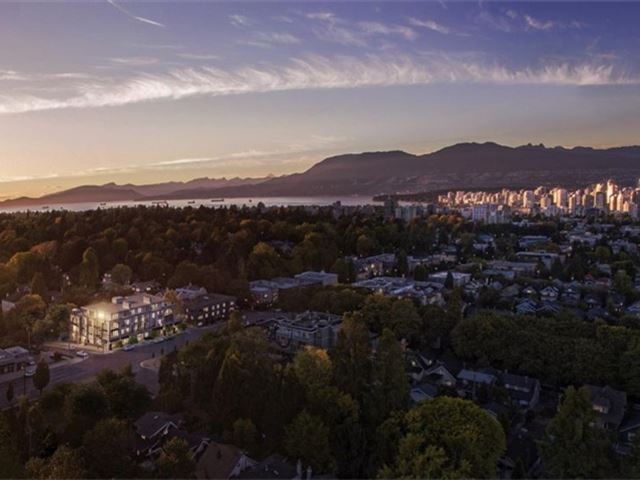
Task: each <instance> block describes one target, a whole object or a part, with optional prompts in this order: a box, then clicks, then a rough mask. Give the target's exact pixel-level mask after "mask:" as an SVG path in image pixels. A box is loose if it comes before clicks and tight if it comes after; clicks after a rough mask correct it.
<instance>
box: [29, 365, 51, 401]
mask: <svg viewBox="0 0 640 480" xmlns="http://www.w3.org/2000/svg"><path fill="white" fill-rule="evenodd" d="M50 378H51V375H50V373H49V364H48V363H47V362H45V361H44V360H40V361H39V362H38V365H37V366H36V372H35V373H34V374H33V385H34V386H35V387H36V388H37V389H38V390H39V391H40V395H42V391H43V390H44V389H45V387H46V386H47V385H49V380H50Z"/></svg>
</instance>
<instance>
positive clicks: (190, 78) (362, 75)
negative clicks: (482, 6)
mask: <svg viewBox="0 0 640 480" xmlns="http://www.w3.org/2000/svg"><path fill="white" fill-rule="evenodd" d="M436 83H487V84H504V85H510V84H511V85H514V84H539V85H571V86H584V85H610V84H640V78H638V77H632V76H628V75H624V74H622V73H619V72H618V71H616V69H615V68H614V67H613V65H611V64H598V63H581V64H570V63H555V64H547V65H543V66H541V67H537V68H524V69H512V68H508V67H505V66H500V65H487V64H481V63H477V62H469V61H461V60H456V59H448V58H441V59H430V60H422V61H418V60H417V59H416V58H415V57H409V56H404V57H402V56H401V57H398V56H393V57H386V56H384V57H383V56H369V57H366V58H364V59H359V58H355V57H349V56H338V57H324V56H311V57H305V58H298V59H293V60H292V61H291V62H290V63H289V64H287V65H285V66H269V67H263V66H260V67H257V66H251V67H241V68H237V69H232V70H222V69H216V68H209V67H205V68H188V69H181V70H172V71H169V72H167V73H164V74H155V75H152V74H145V75H138V76H134V77H131V78H129V79H128V80H125V81H115V80H110V81H92V82H87V83H84V84H81V85H79V86H77V87H76V95H73V96H70V97H66V98H45V97H40V96H37V95H6V94H5V95H0V113H2V114H11V113H24V112H34V111H43V110H56V109H69V108H97V107H108V106H120V105H130V104H137V103H141V102H149V101H157V100H178V99H182V98H186V97H192V96H196V95H204V96H224V95H239V94H247V93H263V92H278V91H289V90H310V89H337V88H359V87H384V86H394V85H398V86H401V85H429V84H436Z"/></svg>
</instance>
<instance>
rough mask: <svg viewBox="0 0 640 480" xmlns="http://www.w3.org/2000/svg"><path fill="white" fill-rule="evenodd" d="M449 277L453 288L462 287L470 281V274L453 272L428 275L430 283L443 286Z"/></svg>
mask: <svg viewBox="0 0 640 480" xmlns="http://www.w3.org/2000/svg"><path fill="white" fill-rule="evenodd" d="M449 275H451V278H452V279H453V286H454V287H462V286H464V285H466V284H467V283H468V282H469V281H470V280H471V274H470V273H462V272H453V271H448V272H447V271H445V272H436V273H432V274H431V275H429V280H430V281H432V282H437V283H442V284H444V283H445V282H446V281H447V278H448V277H449Z"/></svg>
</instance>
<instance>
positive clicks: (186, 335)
mask: <svg viewBox="0 0 640 480" xmlns="http://www.w3.org/2000/svg"><path fill="white" fill-rule="evenodd" d="M223 325H224V324H223V323H220V324H216V325H211V326H207V327H203V328H189V329H187V330H186V331H185V332H183V333H181V334H180V335H177V336H175V337H172V338H170V339H168V340H166V341H164V342H162V343H145V344H141V345H138V346H136V348H135V349H133V350H131V351H128V352H125V351H122V350H120V351H116V352H112V353H106V354H90V356H89V358H87V359H86V360H84V361H82V362H80V363H75V364H72V365H61V366H59V367H56V368H52V369H51V370H50V375H51V379H50V381H49V387H50V386H52V385H55V384H58V383H77V382H83V381H87V380H90V379H91V378H93V377H95V375H96V374H97V373H98V372H100V371H101V370H104V369H105V368H108V369H111V370H119V369H120V368H122V367H124V366H126V365H129V364H130V365H131V366H132V369H133V371H134V373H135V374H136V380H138V381H139V382H140V383H142V384H143V385H145V386H146V387H147V388H148V389H149V391H150V392H151V393H154V394H155V393H156V392H157V375H156V374H155V373H154V372H153V371H151V370H149V369H144V368H141V367H140V362H142V361H143V360H146V359H148V358H151V357H152V356H153V355H154V354H155V356H156V357H158V356H160V355H162V354H166V353H169V352H171V351H172V350H174V349H175V348H180V347H181V346H183V345H184V344H185V343H186V342H187V341H189V342H193V341H194V340H197V339H198V338H200V337H201V336H202V335H203V334H204V333H206V332H211V331H214V332H215V331H218V330H220V329H221V328H222V327H223ZM9 383H10V382H8V381H5V382H3V383H0V408H5V407H7V406H8V402H7V394H6V392H7V387H8V385H9ZM13 389H14V392H15V397H16V398H17V397H18V396H19V395H22V394H23V393H26V394H27V395H28V396H29V397H31V398H34V397H36V396H37V395H38V391H37V390H36V388H35V387H34V386H33V380H32V377H27V378H19V379H17V380H13ZM14 401H15V400H14Z"/></svg>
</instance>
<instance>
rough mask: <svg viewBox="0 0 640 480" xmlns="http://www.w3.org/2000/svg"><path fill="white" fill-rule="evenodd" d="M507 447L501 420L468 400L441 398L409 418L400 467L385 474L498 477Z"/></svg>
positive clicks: (400, 456) (400, 455)
mask: <svg viewBox="0 0 640 480" xmlns="http://www.w3.org/2000/svg"><path fill="white" fill-rule="evenodd" d="M505 448H506V440H505V435H504V432H503V430H502V427H501V426H500V424H499V423H498V422H496V421H495V420H494V419H493V418H491V417H490V416H489V415H488V414H487V413H486V412H484V411H483V410H482V409H480V407H478V406H477V405H475V404H474V403H472V402H470V401H468V400H462V399H459V398H450V397H438V398H436V399H434V400H431V401H427V402H422V403H420V404H419V405H418V406H417V407H415V408H414V409H413V410H411V411H409V413H407V416H406V433H405V435H404V436H403V437H402V439H401V441H400V446H399V453H398V457H397V460H396V463H395V465H393V466H392V467H388V468H387V469H385V470H383V471H382V474H383V475H384V476H386V475H391V476H394V477H395V476H397V477H402V478H469V477H472V478H494V477H495V476H496V466H497V464H498V460H499V459H500V457H501V455H502V454H503V453H504V450H505Z"/></svg>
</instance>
